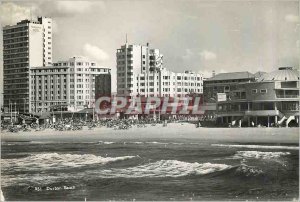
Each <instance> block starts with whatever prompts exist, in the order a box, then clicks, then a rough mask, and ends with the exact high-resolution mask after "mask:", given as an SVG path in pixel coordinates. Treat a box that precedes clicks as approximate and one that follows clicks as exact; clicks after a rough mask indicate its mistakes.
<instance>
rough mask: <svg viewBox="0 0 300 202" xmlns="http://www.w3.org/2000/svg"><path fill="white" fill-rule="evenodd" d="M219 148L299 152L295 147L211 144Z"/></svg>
mask: <svg viewBox="0 0 300 202" xmlns="http://www.w3.org/2000/svg"><path fill="white" fill-rule="evenodd" d="M211 146H217V147H233V148H234V147H235V148H249V149H286V150H299V147H294V146H270V145H238V144H236V145H229V144H211Z"/></svg>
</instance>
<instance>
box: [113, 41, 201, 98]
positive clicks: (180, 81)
mask: <svg viewBox="0 0 300 202" xmlns="http://www.w3.org/2000/svg"><path fill="white" fill-rule="evenodd" d="M116 56H117V94H118V95H119V96H130V97H132V96H145V97H149V96H157V97H178V96H184V95H187V94H191V93H197V94H202V93H203V76H202V74H196V73H194V72H191V71H185V72H183V73H174V72H171V71H169V70H167V69H166V68H164V67H163V55H162V54H161V52H160V50H159V49H151V48H149V44H147V46H141V45H129V44H127V43H126V44H125V45H123V46H121V48H120V49H117V54H116Z"/></svg>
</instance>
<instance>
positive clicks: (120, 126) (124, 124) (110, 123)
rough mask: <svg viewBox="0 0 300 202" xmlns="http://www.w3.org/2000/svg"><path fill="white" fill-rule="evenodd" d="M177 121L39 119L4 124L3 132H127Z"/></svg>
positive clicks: (148, 119)
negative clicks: (86, 130)
mask: <svg viewBox="0 0 300 202" xmlns="http://www.w3.org/2000/svg"><path fill="white" fill-rule="evenodd" d="M174 121H175V120H169V121H167V120H164V121H162V120H155V119H150V118H147V119H102V120H82V119H71V118H63V119H61V120H58V121H56V122H54V123H44V124H39V121H38V119H37V120H36V122H32V123H30V124H26V123H25V122H22V123H21V124H12V123H11V124H2V126H1V131H8V132H15V133H16V132H22V131H23V132H30V131H43V130H45V129H53V130H55V131H76V130H82V129H83V128H84V127H85V128H87V129H89V130H93V129H94V128H100V127H106V128H112V129H114V130H126V129H129V128H132V127H137V128H143V127H148V126H156V125H157V124H162V125H163V126H167V124H168V122H174Z"/></svg>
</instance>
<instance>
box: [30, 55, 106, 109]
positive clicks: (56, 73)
mask: <svg viewBox="0 0 300 202" xmlns="http://www.w3.org/2000/svg"><path fill="white" fill-rule="evenodd" d="M102 74H104V75H109V76H110V69H109V68H107V67H100V66H98V65H97V64H96V63H95V62H93V61H90V60H88V59H87V58H85V57H73V58H70V59H69V60H67V61H60V62H57V63H53V65H52V66H48V67H44V66H40V67H31V68H30V86H31V88H30V89H31V94H30V100H31V105H30V106H31V107H30V111H31V112H41V111H44V112H45V111H52V110H53V111H54V110H55V109H58V110H61V109H62V108H63V109H66V110H68V111H79V110H82V109H84V108H86V107H89V108H90V107H93V104H94V102H95V79H96V76H98V75H102Z"/></svg>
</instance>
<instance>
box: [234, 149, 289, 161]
mask: <svg viewBox="0 0 300 202" xmlns="http://www.w3.org/2000/svg"><path fill="white" fill-rule="evenodd" d="M290 154H291V153H290V152H262V151H237V153H236V154H235V155H234V156H233V158H237V159H243V158H254V159H269V160H272V159H277V158H279V157H281V156H287V155H290Z"/></svg>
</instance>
